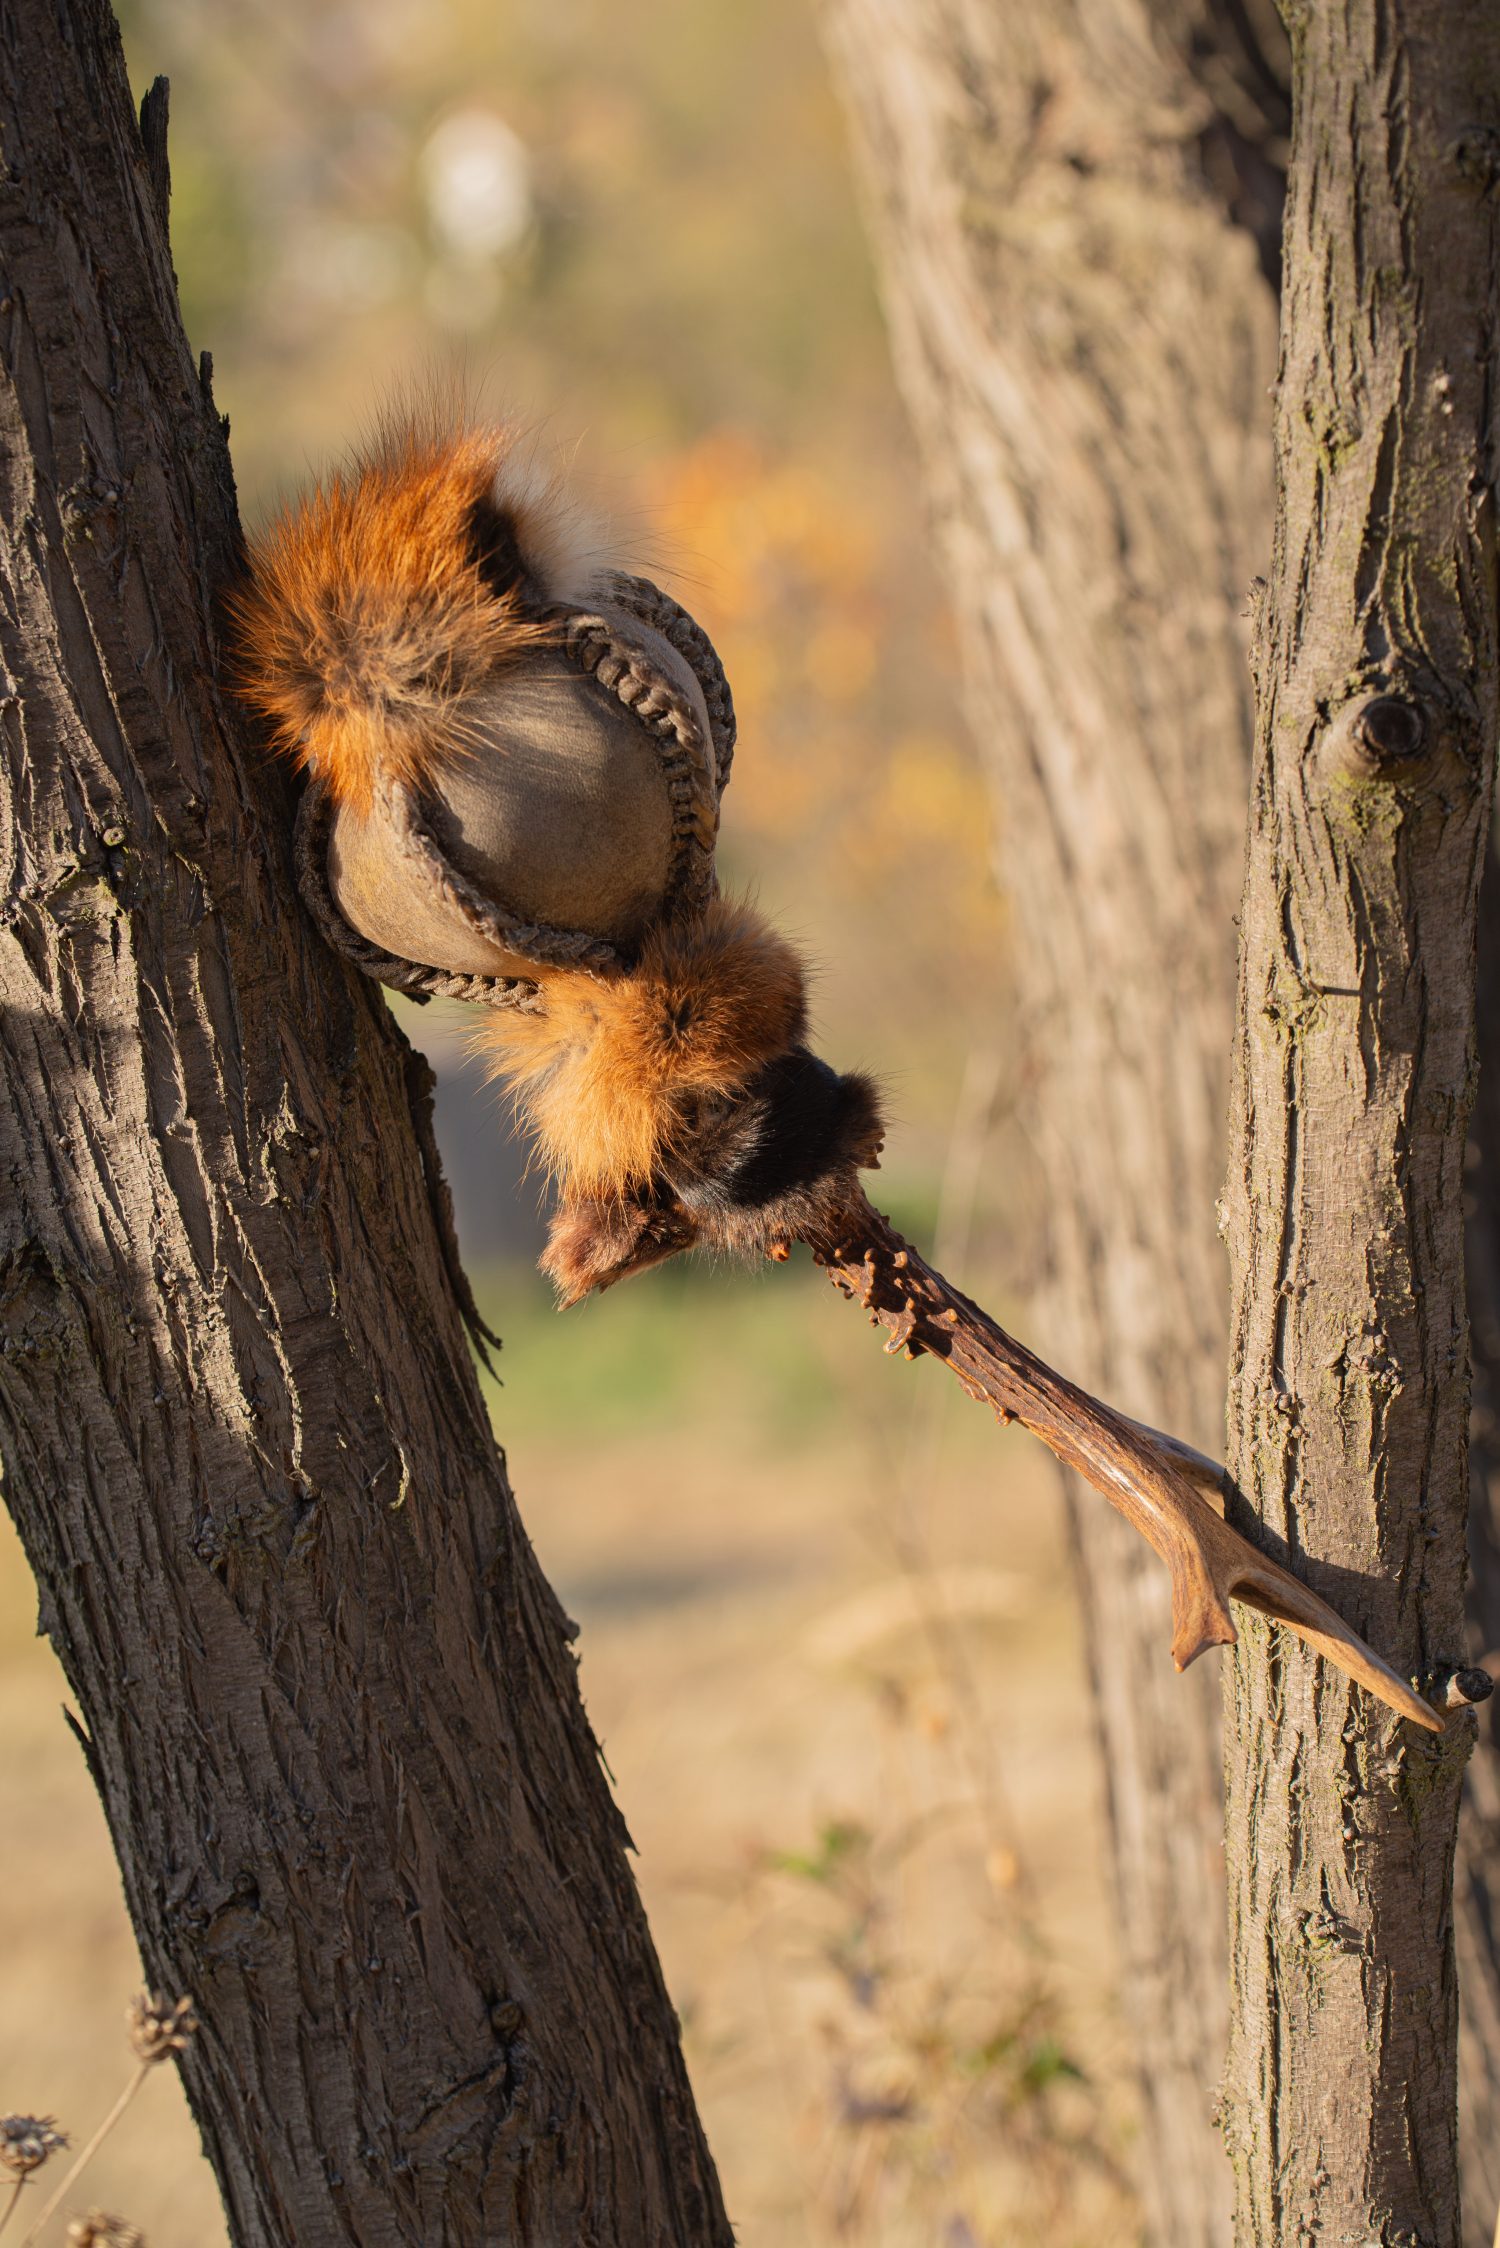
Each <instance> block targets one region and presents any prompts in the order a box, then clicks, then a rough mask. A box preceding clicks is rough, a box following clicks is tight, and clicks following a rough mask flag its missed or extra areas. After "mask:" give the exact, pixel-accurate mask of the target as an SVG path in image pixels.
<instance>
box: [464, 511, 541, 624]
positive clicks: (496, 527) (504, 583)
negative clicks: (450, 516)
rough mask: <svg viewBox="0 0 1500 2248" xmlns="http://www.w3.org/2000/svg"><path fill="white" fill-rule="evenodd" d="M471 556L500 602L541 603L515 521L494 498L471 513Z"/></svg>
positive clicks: (490, 590)
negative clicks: (517, 534)
mask: <svg viewBox="0 0 1500 2248" xmlns="http://www.w3.org/2000/svg"><path fill="white" fill-rule="evenodd" d="M468 548H469V554H470V557H471V559H472V561H473V563H474V566H475V568H476V569H477V570H478V572H479V575H480V576H481V577H482V578H483V580H484V582H485V586H486V589H487V590H488V591H489V592H490V593H492V594H494V596H495V598H496V600H497V601H520V602H522V603H523V604H524V603H528V602H529V603H531V604H533V605H535V604H537V603H539V602H540V600H541V594H542V589H541V587H540V585H539V584H538V583H537V581H536V579H535V578H534V577H533V576H532V574H531V571H530V569H529V568H528V567H527V562H526V557H525V555H524V554H523V553H522V552H521V545H520V541H519V540H518V539H517V537H516V526H515V522H514V520H513V519H512V517H511V516H510V515H509V513H508V512H507V511H506V509H504V508H503V507H500V506H498V505H497V504H496V502H495V501H494V500H492V499H488V498H486V499H479V500H476V501H475V502H474V505H473V506H472V507H471V508H470V510H469V536H468Z"/></svg>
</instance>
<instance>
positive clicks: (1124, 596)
mask: <svg viewBox="0 0 1500 2248" xmlns="http://www.w3.org/2000/svg"><path fill="white" fill-rule="evenodd" d="M1262 13H1264V14H1265V17H1266V20H1265V21H1264V22H1260V23H1259V24H1257V11H1256V10H1255V9H1254V8H1252V9H1250V10H1241V11H1234V10H1230V9H1227V8H1226V9H1223V10H1220V9H1219V8H1218V7H1217V6H1215V5H1212V4H1210V0H1204V4H1203V5H1198V4H1196V0H1184V4H1182V5H1165V4H1164V5H1161V6H1159V7H1157V8H1156V9H1155V10H1153V11H1142V10H1140V9H1138V8H1136V7H1135V6H1133V5H1130V4H1128V0H1118V4H1117V0H1107V4H1106V5H1104V6H1102V7H1100V6H1089V7H1084V6H1083V5H1081V4H1080V0H1038V4H1036V5H1034V6H1032V7H1027V8H1022V7H1013V6H1012V7H981V6H977V5H974V4H973V0H828V7H827V21H828V28H829V37H830V44H831V47H832V51H833V55H834V60H835V65H836V69H837V73H838V76H839V78H840V80H841V82H842V86H843V90H844V93H845V96H846V99H847V102H848V106H849V111H850V115H851V118H852V122H853V129H854V138H855V142H856V145H857V150H858V154H859V156H860V159H861V165H862V170H863V174H864V178H865V182H866V186H867V193H868V202H869V207H870V213H871V224H872V231H873V235H874V239H875V243H876V247H877V252H878V256H879V262H880V267H881V272H882V283H883V290H884V296H885V301H886V306H887V311H888V315H889V321H890V327H891V333H892V339H893V347H894V352H895V358H896V365H897V369H898V373H899V376H900V379H901V382H902V385H903V388H904V390H905V393H906V397H907V401H908V404H909V406H910V409H911V412H912V416H913V420H914V422H915V425H916V429H917V433H918V437H919V440H920V443H921V447H922V452H923V460H924V466H925V471H926V478H927V484H928V489H929V492H930V494H931V500H932V506H933V511H934V514H935V517H936V523H937V534H938V539H939V542H940V546H941V548H942V551H943V554H944V558H945V560H946V564H947V568H948V572H949V576H950V579H951V584H952V589H953V594H954V599H955V603H956V606H957V610H958V615H959V620H960V625H961V629H962V633H963V641H964V653H965V667H966V676H967V686H968V696H969V704H970V710H971V714H972V720H973V725H974V730H975V733H976V736H977V738H978V741H979V743H980V745H981V749H982V752H983V754H984V756H985V758H986V759H987V761H988V764H989V768H990V773H991V777H992V780H993V783H994V791H995V800H996V804H997V807H998V812H999V822H1000V859H999V871H1000V876H1001V880H1002V882H1003V883H1004V884H1005V886H1006V887H1007V889H1008V890H1009V891H1010V893H1011V895H1012V896H1013V898H1014V900H1015V905H1016V912H1015V917H1014V920H1015V928H1016V931H1017V936H1018V945H1017V961H1016V973H1017V976H1018V978H1019V980H1020V985H1021V1000H1022V1014H1023V1018H1024V1019H1025V1020H1026V1021H1027V1023H1028V1025H1029V1032H1028V1043H1027V1050H1026V1063H1027V1065H1028V1067H1029V1069H1030V1071H1031V1073H1032V1074H1031V1076H1030V1077H1029V1079H1028V1097H1027V1108H1028V1115H1029V1119H1030V1121H1031V1126H1032V1137H1033V1141H1034V1151H1035V1169H1036V1175H1037V1200H1038V1201H1039V1203H1040V1204H1041V1205H1042V1206H1043V1207H1044V1209H1045V1212H1046V1219H1047V1235H1048V1238H1047V1241H1046V1244H1045V1265H1046V1269H1045V1273H1044V1275H1043V1276H1042V1277H1041V1278H1040V1279H1039V1281H1038V1288H1039V1291H1040V1293H1041V1296H1042V1302H1041V1304H1040V1306H1039V1307H1038V1310H1037V1314H1036V1317H1037V1325H1038V1327H1039V1329H1040V1333H1039V1335H1038V1338H1037V1339H1038V1340H1039V1341H1040V1342H1041V1344H1042V1346H1043V1347H1044V1349H1045V1350H1046V1351H1047V1352H1048V1354H1049V1355H1050V1356H1054V1357H1055V1358H1056V1359H1057V1361H1058V1362H1059V1363H1060V1364H1061V1365H1063V1366H1065V1367H1066V1368H1067V1370H1068V1372H1069V1373H1070V1374H1071V1375H1073V1376H1074V1377H1076V1378H1077V1379H1078V1380H1079V1381H1081V1382H1082V1383H1084V1384H1085V1385H1086V1386H1087V1387H1088V1388H1090V1389H1092V1390H1094V1391H1095V1392H1097V1393H1098V1394H1100V1395H1102V1396H1104V1397H1107V1398H1109V1399H1110V1401H1111V1402H1112V1403H1114V1404H1117V1405H1119V1406H1120V1407H1121V1408H1123V1409H1124V1410H1125V1411H1127V1412H1129V1413H1131V1414H1134V1415H1136V1416H1137V1417H1138V1418H1140V1419H1142V1420H1144V1421H1147V1422H1149V1423H1151V1424H1153V1425H1155V1426H1157V1427H1164V1428H1170V1429H1172V1430H1173V1431H1174V1432H1176V1433H1177V1434H1179V1435H1182V1436H1184V1437H1187V1438H1189V1439H1190V1440H1191V1441H1192V1442H1194V1443H1195V1444H1197V1445H1199V1446H1201V1447H1203V1448H1204V1449H1206V1450H1209V1451H1214V1452H1216V1451H1217V1449H1218V1446H1219V1443H1220V1434H1221V1429H1222V1419H1221V1413H1222V1371H1221V1370H1222V1365H1223V1350H1224V1345H1225V1340H1226V1335H1227V1304H1226V1294H1227V1290H1226V1281H1225V1274H1224V1266H1223V1257H1222V1251H1221V1250H1220V1248H1219V1245H1218V1243H1217V1241H1216V1239H1215V1225H1214V1205H1215V1201H1216V1197H1217V1195H1218V1192H1219V1188H1220V1185H1221V1183H1222V1175H1223V1172H1222V1129H1223V1125H1222V1119H1223V1113H1224V1104H1225V1099H1226V1095H1227V1083H1228V1052H1229V1041H1230V1030H1231V1024H1232V986H1233V964H1232V956H1233V934H1232V915H1233V907H1234V897H1235V891H1236V885H1237V882H1238V878H1239V874H1240V871H1241V867H1242V863H1243V841H1242V833H1243V826H1242V823H1243V817H1244V812H1243V807H1244V800H1245V782H1246V774H1247V771H1248V758H1249V740H1250V723H1251V709H1250V682H1249V675H1248V670H1247V667H1246V662H1245V639H1246V633H1245V628H1244V626H1243V624H1242V623H1241V621H1240V616H1241V611H1242V610H1243V607H1244V602H1245V595H1246V589H1247V588H1248V586H1249V584H1250V582H1251V579H1252V578H1253V576H1254V575H1255V573H1256V571H1257V570H1258V569H1261V568H1263V567H1264V561H1265V555H1266V553H1267V551H1268V549H1269V541H1270V521H1271V505H1270V503H1271V478H1270V443H1269V439H1270V410H1269V406H1268V403H1267V396H1266V393H1267V387H1268V385H1269V382H1270V380H1271V376H1272V373H1273V370H1274V350H1275V342H1274V339H1275V318H1276V312H1275V296H1274V285H1273V281H1272V279H1270V278H1268V275H1272V274H1274V270H1275V264H1276V251H1277V244H1278V240H1279V223H1280V178H1279V172H1278V159H1279V155H1280V150H1279V148H1278V145H1277V138H1276V136H1277V132H1278V129H1279V127H1280V125H1281V124H1282V123H1284V119H1282V118H1281V117H1280V114H1279V107H1278V105H1279V102H1280V98H1281V97H1280V92H1279V81H1278V76H1277V57H1276V46H1275V43H1276V41H1277V39H1278V37H1279V27H1278V25H1277V24H1276V21H1275V19H1274V17H1271V16H1270V15H1269V13H1268V11H1262ZM1072 1496H1073V1500H1074V1503H1073V1505H1072V1508H1071V1518H1072V1525H1073V1539H1074V1546H1075V1553H1076V1558H1077V1564H1078V1575H1079V1584H1080V1589H1081V1594H1082V1602H1083V1609H1084V1623H1085V1640H1086V1644H1087V1646H1088V1648H1089V1650H1090V1656H1091V1660H1092V1663H1093V1668H1094V1685H1095V1704H1096V1709H1097V1713H1098V1727H1099V1736H1100V1743H1101V1747H1102V1751H1103V1769H1104V1772H1105V1774H1106V1776H1107V1785H1108V1790H1109V1807H1110V1813H1111V1829H1112V1839H1113V1853H1114V1866H1113V1873H1114V1885H1115V1889H1116V1894H1117V1898H1118V1903H1119V1912H1120V1922H1121V1928H1122V1931H1123V1938H1124V1945H1123V1949H1124V1981H1125V1999H1126V2005H1127V2010H1128V2017H1129V2027H1130V2035H1131V2039H1132V2043H1133V2045H1134V2048H1135V2051H1136V2055H1137V2058H1138V2063H1139V2068H1140V2074H1141V2078H1142V2083H1143V2088H1144V2094H1145V2126H1146V2128H1145V2132H1144V2142H1143V2149H1142V2160H1141V2166H1140V2167H1141V2176H1142V2185H1143V2189H1144V2192H1145V2196H1146V2202H1147V2209H1148V2216H1149V2220H1150V2227H1151V2234H1152V2238H1153V2240H1154V2241H1156V2242H1157V2243H1159V2244H1160V2248H1222V2243H1223V2240H1224V2238H1225V2236H1226V2232H1227V2228H1228V2210H1229V2202H1230V2186H1229V2175H1228V2168H1227V2165H1226V2163H1225V2161H1224V2157H1223V2150H1222V2147H1221V2145H1220V2142H1219V2138H1218V2134H1217V2132H1216V2130H1215V2128H1214V2123H1213V2107H1214V2096H1215V2090H1216V2087H1217V2084H1218V2080H1219V2073H1220V2069H1221V2065H1222V2057H1223V2046H1224V2036H1225V2028H1226V2011H1225V1997H1224V1989H1225V1983H1224V1939H1223V1917H1222V1915H1223V1886H1222V1855H1221V1831H1222V1829H1221V1785H1220V1771H1219V1752H1218V1745H1217V1704H1218V1692H1217V1681H1216V1679H1215V1677H1214V1675H1213V1673H1214V1670H1215V1668H1216V1667H1217V1666H1216V1665H1214V1664H1212V1663H1209V1662H1204V1663H1202V1664H1201V1665H1199V1667H1198V1669H1197V1670H1196V1671H1194V1672H1192V1673H1190V1674H1189V1675H1188V1677H1187V1678H1186V1679H1179V1678H1177V1677H1176V1676H1175V1675H1174V1673H1173V1671H1172V1668H1171V1665H1170V1663H1169V1662H1168V1661H1167V1659H1166V1648H1167V1644H1168V1641H1169V1639H1170V1636H1171V1629H1170V1618H1169V1612H1168V1596H1167V1584H1166V1578H1165V1574H1164V1572H1163V1571H1162V1570H1161V1569H1160V1567H1159V1565H1158V1564H1157V1562H1156V1561H1155V1559H1154V1557H1153V1556H1152V1555H1151V1554H1149V1553H1148V1552H1147V1551H1146V1550H1145V1548H1144V1547H1143V1546H1142V1545H1141V1544H1140V1542H1139V1541H1138V1540H1136V1539H1133V1538H1132V1536H1131V1535H1130V1533H1129V1532H1128V1531H1127V1530H1126V1529H1125V1528H1124V1526H1123V1525H1122V1524H1119V1523H1117V1522H1115V1521H1114V1520H1113V1519H1112V1518H1111V1517H1109V1516H1108V1515H1107V1514H1106V1513H1105V1511H1104V1510H1103V1509H1102V1508H1100V1507H1099V1505H1098V1502H1097V1500H1096V1499H1095V1498H1094V1497H1093V1496H1092V1495H1091V1494H1084V1495H1083V1497H1082V1499H1081V1501H1079V1500H1078V1499H1077V1495H1076V1493H1075V1494H1073V1495H1072Z"/></svg>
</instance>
